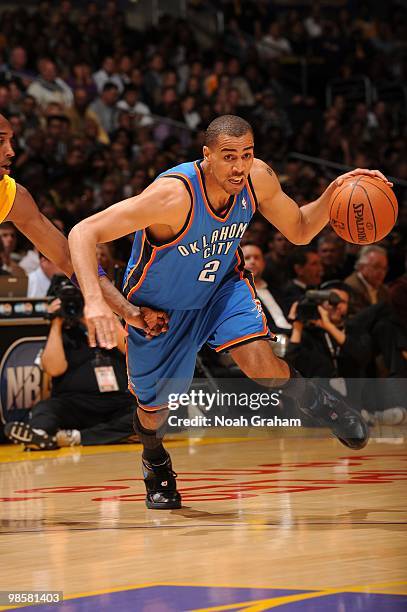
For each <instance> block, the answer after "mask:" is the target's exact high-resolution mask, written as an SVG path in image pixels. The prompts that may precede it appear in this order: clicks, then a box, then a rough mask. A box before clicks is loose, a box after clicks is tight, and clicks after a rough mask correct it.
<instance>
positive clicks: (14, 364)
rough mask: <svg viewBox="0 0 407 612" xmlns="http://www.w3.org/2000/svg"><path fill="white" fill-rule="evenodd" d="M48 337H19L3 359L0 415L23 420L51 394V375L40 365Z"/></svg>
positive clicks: (4, 418)
mask: <svg viewBox="0 0 407 612" xmlns="http://www.w3.org/2000/svg"><path fill="white" fill-rule="evenodd" d="M45 341H46V338H44V337H42V338H38V337H37V338H19V339H18V340H16V341H15V342H13V344H12V345H11V346H10V347H9V348H8V350H7V351H6V352H5V354H4V355H3V357H2V359H1V363H0V419H1V421H2V422H3V423H6V422H8V421H14V420H19V421H24V420H26V418H27V416H28V411H29V410H30V408H32V406H33V405H34V404H35V403H36V402H38V401H39V400H40V399H44V398H45V397H47V396H48V395H49V392H48V391H49V379H48V377H47V376H44V375H43V372H42V370H41V367H40V359H41V353H42V350H43V348H44V345H45Z"/></svg>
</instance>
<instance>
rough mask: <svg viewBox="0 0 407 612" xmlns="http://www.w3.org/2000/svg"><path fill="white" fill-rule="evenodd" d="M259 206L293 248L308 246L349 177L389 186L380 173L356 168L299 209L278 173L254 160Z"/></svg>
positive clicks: (253, 170)
mask: <svg viewBox="0 0 407 612" xmlns="http://www.w3.org/2000/svg"><path fill="white" fill-rule="evenodd" d="M250 175H251V177H252V181H253V187H254V190H255V192H256V196H257V200H258V203H259V211H260V212H261V214H262V215H263V216H264V217H265V218H266V219H267V220H268V221H270V223H272V224H273V225H275V227H276V228H277V229H278V230H279V231H280V232H281V233H282V234H284V236H285V237H286V238H287V239H288V240H290V242H292V243H293V244H308V243H309V242H310V241H311V240H312V238H314V236H316V234H318V233H319V232H320V231H321V230H322V229H323V228H324V227H325V225H326V224H327V223H328V221H329V202H330V200H331V196H332V194H333V192H334V191H335V189H336V188H337V187H339V186H340V185H341V184H342V183H343V181H344V180H346V179H347V178H350V177H354V176H359V175H367V176H375V177H378V178H380V179H382V180H383V181H385V182H386V183H388V184H390V183H389V181H388V180H387V178H386V177H385V176H384V175H383V174H382V173H381V172H380V171H379V170H366V169H363V168H357V169H356V170H352V171H351V172H346V174H342V175H340V176H338V177H337V178H336V179H335V180H334V181H332V183H331V184H330V185H329V186H328V187H327V188H326V189H325V191H324V193H323V194H322V195H321V196H320V197H319V198H318V199H317V200H314V201H313V202H310V203H309V204H305V206H301V208H300V207H299V206H298V204H297V203H296V202H295V201H294V200H293V199H292V198H290V197H289V196H288V195H287V194H285V193H284V192H283V190H282V189H281V185H280V182H279V180H278V178H277V176H276V174H275V172H274V171H273V170H272V169H271V168H270V167H269V166H268V165H267V164H265V163H264V162H262V161H261V160H259V159H255V160H254V162H253V167H252V170H251V172H250Z"/></svg>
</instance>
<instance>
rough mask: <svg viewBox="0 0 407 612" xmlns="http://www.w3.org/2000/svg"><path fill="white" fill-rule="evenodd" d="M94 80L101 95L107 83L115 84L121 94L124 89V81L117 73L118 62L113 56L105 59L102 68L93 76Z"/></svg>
mask: <svg viewBox="0 0 407 612" xmlns="http://www.w3.org/2000/svg"><path fill="white" fill-rule="evenodd" d="M93 80H94V82H95V83H96V88H97V90H98V92H99V94H101V93H102V92H103V91H104V87H105V85H106V83H114V85H116V87H117V90H118V92H119V93H120V94H121V93H122V91H123V89H124V85H123V81H122V79H121V78H120V75H119V74H118V73H117V72H116V62H115V61H114V59H113V57H111V56H108V57H105V59H104V60H103V64H102V68H101V69H100V70H98V71H97V72H95V73H94V74H93Z"/></svg>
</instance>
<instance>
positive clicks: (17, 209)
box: [0, 115, 167, 348]
mask: <svg viewBox="0 0 407 612" xmlns="http://www.w3.org/2000/svg"><path fill="white" fill-rule="evenodd" d="M12 138H13V131H12V129H11V125H10V123H9V121H7V119H6V118H5V117H4V116H3V115H0V223H1V222H2V221H4V220H5V219H7V220H8V221H13V223H14V224H15V225H16V227H17V228H18V229H19V230H20V231H21V232H22V233H23V234H24V235H25V236H27V238H28V239H29V240H31V242H32V243H33V244H35V246H36V247H37V249H38V250H39V251H40V252H41V253H42V254H43V255H45V257H47V258H48V259H50V260H51V261H53V262H54V263H55V264H56V265H57V266H58V268H60V270H62V271H63V272H64V273H65V274H66V275H67V276H68V277H71V276H72V273H73V268H72V263H71V257H70V254H69V247H68V241H67V239H66V238H65V236H63V235H62V234H61V232H59V231H58V230H57V228H56V227H55V226H54V225H53V224H52V223H51V222H50V221H49V220H48V219H47V218H46V217H44V215H43V214H41V212H40V211H39V210H38V208H37V205H36V204H35V202H34V200H33V198H32V196H31V194H30V193H29V192H28V191H27V189H25V188H24V187H22V186H21V185H19V184H17V183H16V182H15V181H14V179H12V178H11V177H10V176H9V175H10V171H11V163H12V159H13V157H14V151H13V147H12V143H11V141H12ZM96 269H97V266H96ZM99 274H100V277H99V281H100V283H101V290H102V291H103V295H104V298H105V299H106V301H107V302H108V303H109V305H110V307H111V308H112V310H113V311H114V312H116V313H117V314H119V315H120V316H121V317H122V318H123V319H125V320H126V321H127V322H128V323H131V325H136V326H137V327H140V328H141V329H144V330H146V331H147V335H148V336H149V337H152V336H154V335H156V334H157V333H160V332H161V331H162V330H163V329H164V331H165V329H166V328H165V325H166V320H167V318H166V315H165V314H164V313H159V312H154V311H152V310H151V309H143V310H142V311H140V309H139V308H134V307H132V308H131V309H129V306H132V305H131V304H130V303H129V302H128V301H127V300H125V299H124V298H123V296H122V295H121V294H120V292H119V291H117V290H116V289H115V287H114V286H113V285H112V283H111V282H110V281H109V280H108V278H107V276H106V275H105V273H104V272H103V270H102V268H99ZM90 320H91V321H92V329H94V328H96V329H97V330H98V339H99V344H100V346H102V347H105V348H112V347H113V344H111V342H109V341H108V340H107V336H109V337H111V329H112V328H113V329H115V325H116V322H115V320H116V317H115V316H114V315H113V313H112V312H110V315H109V316H108V317H103V319H100V318H97V319H93V318H92V314H90Z"/></svg>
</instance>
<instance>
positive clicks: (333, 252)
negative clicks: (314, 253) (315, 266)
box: [318, 234, 345, 283]
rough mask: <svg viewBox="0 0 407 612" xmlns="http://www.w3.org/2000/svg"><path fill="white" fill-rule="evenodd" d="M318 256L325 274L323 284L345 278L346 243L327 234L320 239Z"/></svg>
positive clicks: (323, 274) (333, 235)
mask: <svg viewBox="0 0 407 612" xmlns="http://www.w3.org/2000/svg"><path fill="white" fill-rule="evenodd" d="M318 255H319V257H320V260H321V264H322V268H323V272H322V282H323V283H325V282H326V281H330V280H337V279H341V280H342V279H343V278H344V276H345V275H344V255H345V243H344V241H343V240H340V239H339V238H338V237H337V236H336V235H335V234H325V235H324V236H321V237H320V238H319V239H318Z"/></svg>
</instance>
